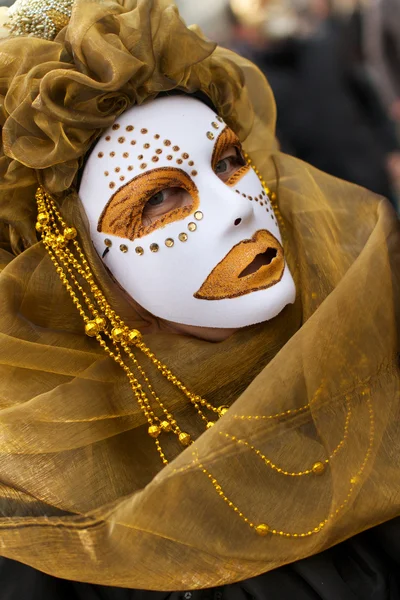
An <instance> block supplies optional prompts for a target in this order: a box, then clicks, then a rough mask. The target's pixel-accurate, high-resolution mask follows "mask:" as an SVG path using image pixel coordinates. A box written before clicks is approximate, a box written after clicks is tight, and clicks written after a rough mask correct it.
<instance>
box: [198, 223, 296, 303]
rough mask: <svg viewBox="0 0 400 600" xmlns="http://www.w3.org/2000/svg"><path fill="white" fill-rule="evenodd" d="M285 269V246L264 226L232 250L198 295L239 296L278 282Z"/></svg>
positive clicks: (221, 298) (200, 298) (211, 297)
mask: <svg viewBox="0 0 400 600" xmlns="http://www.w3.org/2000/svg"><path fill="white" fill-rule="evenodd" d="M284 269H285V260H284V255H283V248H282V246H281V244H280V243H279V242H278V240H277V239H276V237H274V236H273V235H272V233H270V232H269V231H266V230H264V229H262V230H259V231H257V232H256V233H255V234H254V235H253V237H252V238H251V240H243V241H242V242H239V244H236V246H234V247H233V248H232V250H230V251H229V252H228V254H227V255H226V256H225V258H224V259H223V260H222V261H221V262H220V263H218V265H217V266H216V267H214V269H213V270H212V271H211V273H210V274H209V275H208V277H207V279H206V280H205V282H204V283H203V284H202V286H201V287H200V289H199V290H198V291H197V292H196V293H195V294H194V297H195V298H198V299H199V300H223V299H224V298H237V297H238V296H243V295H244V294H250V293H251V292H255V291H257V290H264V289H266V288H269V287H271V286H273V285H275V284H276V283H278V282H279V281H280V280H281V278H282V275H283V272H284Z"/></svg>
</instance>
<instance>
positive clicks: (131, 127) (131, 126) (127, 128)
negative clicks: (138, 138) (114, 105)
mask: <svg viewBox="0 0 400 600" xmlns="http://www.w3.org/2000/svg"><path fill="white" fill-rule="evenodd" d="M125 129H126V131H133V130H134V126H133V125H128V126H127V127H125Z"/></svg>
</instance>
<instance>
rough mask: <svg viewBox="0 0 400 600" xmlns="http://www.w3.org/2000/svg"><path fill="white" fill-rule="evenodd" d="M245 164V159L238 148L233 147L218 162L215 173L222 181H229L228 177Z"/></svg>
mask: <svg viewBox="0 0 400 600" xmlns="http://www.w3.org/2000/svg"><path fill="white" fill-rule="evenodd" d="M225 154H227V155H225ZM244 164H245V163H244V160H243V158H242V157H241V155H240V154H239V153H238V150H237V149H236V148H232V149H230V150H228V151H227V152H225V153H224V156H223V157H221V158H220V160H219V161H218V162H217V163H216V165H215V167H214V173H215V174H216V175H218V177H219V178H220V179H222V181H228V179H229V178H230V177H231V176H232V175H233V174H234V173H236V171H238V170H239V169H240V168H241V167H243V165H244Z"/></svg>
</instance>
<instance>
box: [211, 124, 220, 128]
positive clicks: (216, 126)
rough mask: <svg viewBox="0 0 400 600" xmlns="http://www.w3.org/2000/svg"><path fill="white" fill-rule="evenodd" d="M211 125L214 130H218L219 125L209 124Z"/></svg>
mask: <svg viewBox="0 0 400 600" xmlns="http://www.w3.org/2000/svg"><path fill="white" fill-rule="evenodd" d="M211 125H212V126H213V127H214V129H219V125H218V123H214V122H213V123H211Z"/></svg>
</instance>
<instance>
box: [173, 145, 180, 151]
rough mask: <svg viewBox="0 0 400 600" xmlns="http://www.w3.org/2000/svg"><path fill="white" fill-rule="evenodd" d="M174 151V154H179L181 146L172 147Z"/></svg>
mask: <svg viewBox="0 0 400 600" xmlns="http://www.w3.org/2000/svg"><path fill="white" fill-rule="evenodd" d="M172 150H173V151H174V152H179V150H180V148H179V146H172Z"/></svg>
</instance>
